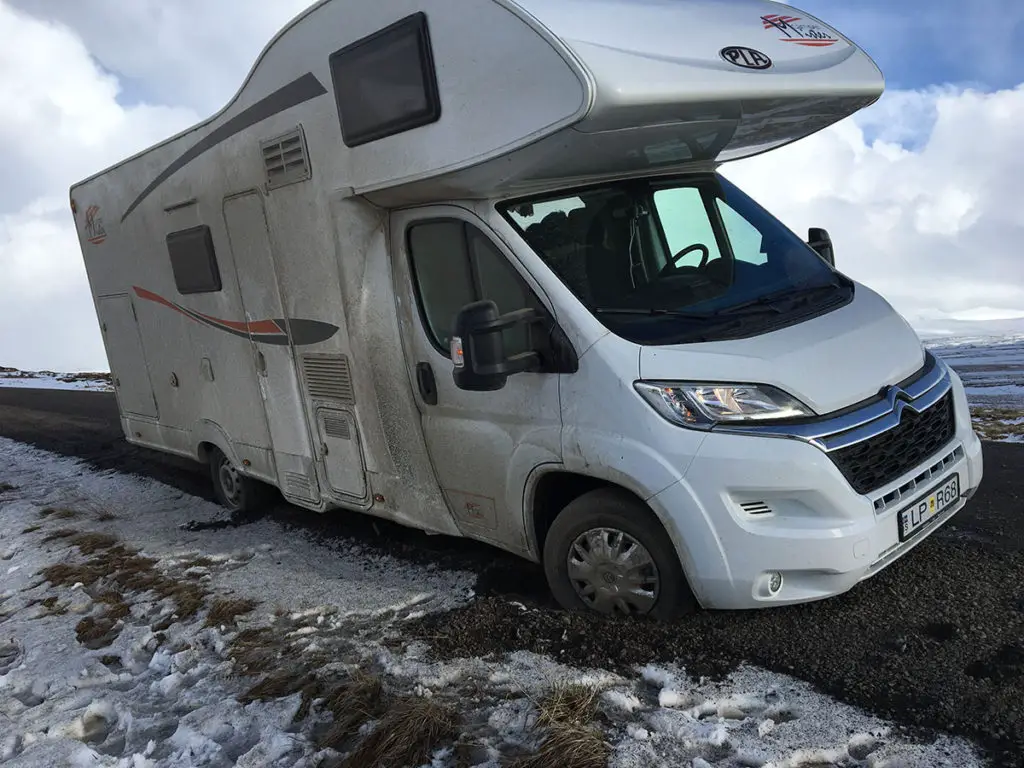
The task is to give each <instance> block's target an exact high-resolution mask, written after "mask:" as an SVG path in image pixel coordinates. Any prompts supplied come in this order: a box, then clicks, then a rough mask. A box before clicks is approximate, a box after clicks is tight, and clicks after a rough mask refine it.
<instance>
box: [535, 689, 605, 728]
mask: <svg viewBox="0 0 1024 768" xmlns="http://www.w3.org/2000/svg"><path fill="white" fill-rule="evenodd" d="M598 695H599V694H598V690H597V688H595V687H593V686H590V685H581V684H579V683H568V684H566V683H559V684H557V685H555V687H554V688H553V689H552V691H551V692H550V693H549V694H548V695H547V696H545V697H544V699H543V700H542V701H541V703H540V707H539V709H540V715H539V716H538V717H537V726H538V727H541V728H544V727H547V726H551V725H556V724H561V725H575V726H583V725H587V724H588V723H590V722H591V721H592V720H593V719H594V717H595V716H596V715H597V701H598Z"/></svg>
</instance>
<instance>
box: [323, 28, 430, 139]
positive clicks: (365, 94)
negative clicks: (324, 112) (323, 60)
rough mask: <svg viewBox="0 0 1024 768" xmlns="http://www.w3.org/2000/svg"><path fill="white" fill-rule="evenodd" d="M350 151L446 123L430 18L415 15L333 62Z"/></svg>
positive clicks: (336, 94)
mask: <svg viewBox="0 0 1024 768" xmlns="http://www.w3.org/2000/svg"><path fill="white" fill-rule="evenodd" d="M329 62H330V67H331V80H332V81H333V83H334V97H335V99H336V101H337V102H338V119H339V120H340V121H341V136H342V140H343V141H344V142H345V145H346V146H349V147H357V146H359V145H360V144H366V143H367V142H371V141H376V140H377V139H383V138H385V137H386V136H392V135H394V134H396V133H402V132H403V131H408V130H412V129H413V128H418V127H420V126H422V125H427V124H429V123H433V122H436V121H437V120H439V119H440V117H441V100H440V97H439V95H438V88H437V74H436V72H435V70H434V57H433V53H432V51H431V47H430V34H429V31H428V29H427V17H426V15H425V14H424V13H422V12H420V13H415V14H413V15H411V16H407V17H406V18H404V19H402V20H401V21H398V22H395V23H394V24H392V25H391V26H389V27H386V28H384V29H382V30H380V31H379V32H376V33H374V34H372V35H370V36H369V37H364V38H362V39H361V40H357V41H356V42H354V43H352V44H351V45H348V46H346V47H344V48H342V49H341V50H339V51H335V52H334V53H333V54H331V56H330V59H329Z"/></svg>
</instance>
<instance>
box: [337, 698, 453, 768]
mask: <svg viewBox="0 0 1024 768" xmlns="http://www.w3.org/2000/svg"><path fill="white" fill-rule="evenodd" d="M457 727H458V717H457V716H456V713H455V711H454V710H453V709H452V708H451V707H449V706H447V705H445V704H441V703H439V702H437V701H435V700H433V699H422V698H412V697H408V698H402V699H399V700H398V701H396V702H395V704H394V705H393V706H392V707H390V708H389V709H388V711H387V714H385V715H384V717H383V718H382V719H381V721H380V722H379V723H378V724H377V727H376V728H374V729H373V731H372V732H371V733H370V735H369V736H367V737H366V738H365V739H363V740H362V742H360V744H359V746H357V747H356V748H355V750H354V751H353V752H352V753H350V754H349V756H348V757H347V758H346V759H345V761H344V762H343V763H342V768H397V766H403V765H422V764H423V763H425V762H427V761H428V760H429V758H430V755H431V754H432V753H433V751H434V750H435V749H436V748H437V745H438V744H439V743H441V742H442V741H445V740H447V739H450V738H452V737H453V736H454V735H455V732H456V729H457Z"/></svg>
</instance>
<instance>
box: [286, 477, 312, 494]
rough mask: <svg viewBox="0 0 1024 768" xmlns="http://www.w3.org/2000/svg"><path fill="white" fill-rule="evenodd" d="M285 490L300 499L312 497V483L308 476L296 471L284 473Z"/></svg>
mask: <svg viewBox="0 0 1024 768" xmlns="http://www.w3.org/2000/svg"><path fill="white" fill-rule="evenodd" d="M284 483H285V492H286V493H287V494H288V495H289V496H294V497H296V498H300V499H312V498H313V484H312V483H311V482H310V480H309V478H308V477H306V476H305V475H303V474H300V473H298V472H285V473H284Z"/></svg>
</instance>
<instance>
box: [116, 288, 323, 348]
mask: <svg viewBox="0 0 1024 768" xmlns="http://www.w3.org/2000/svg"><path fill="white" fill-rule="evenodd" d="M133 288H134V289H135V294H136V295H137V296H138V297H139V298H140V299H146V300H147V301H152V302H155V303H157V304H162V305H163V306H165V307H169V308H170V309H173V310H174V311H175V312H180V313H181V314H183V315H185V317H187V318H189V319H191V320H195V321H196V322H197V323H202V324H203V325H208V326H210V327H211V328H217V329H219V330H221V331H226V332H227V333H230V334H231V335H233V336H241V337H242V338H244V339H248V338H251V339H252V340H253V341H258V342H260V343H262V344H276V345H279V346H283V345H285V344H287V343H288V340H289V336H288V330H289V328H290V329H291V341H292V343H293V344H295V346H297V347H301V346H306V345H308V344H319V343H320V342H321V341H327V340H328V339H329V338H331V337H332V336H333V335H334V334H335V333H337V332H338V326H336V325H331V324H330V323H323V322H320V321H319V320H297V319H294V318H290V319H288V320H287V321H285V320H284V319H276V320H254V321H253V322H251V323H248V322H245V323H240V322H237V321H234V320H220V319H218V318H216V317H211V316H210V315H204V314H203V313H202V312H196V311H195V310H193V309H188V308H187V307H183V306H181V305H180V304H175V303H174V302H173V301H169V300H167V299H165V298H164V297H163V296H159V295H157V294H155V293H153V292H152V291H147V290H146V289H145V288H140V287H139V286H137V285H136V286H133Z"/></svg>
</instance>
